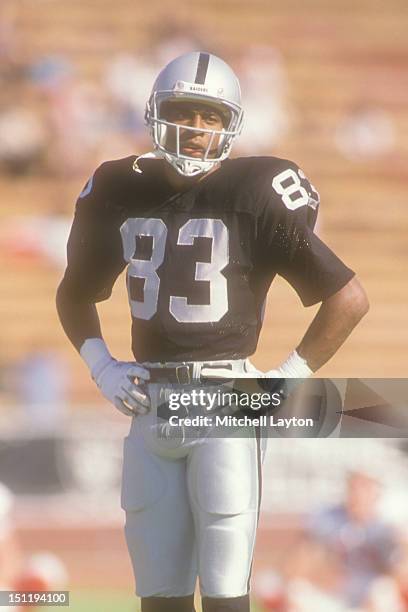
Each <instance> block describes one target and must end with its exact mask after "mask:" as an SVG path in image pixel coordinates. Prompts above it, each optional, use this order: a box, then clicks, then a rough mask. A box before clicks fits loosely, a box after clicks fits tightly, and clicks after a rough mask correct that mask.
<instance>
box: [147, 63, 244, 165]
mask: <svg viewBox="0 0 408 612" xmlns="http://www.w3.org/2000/svg"><path fill="white" fill-rule="evenodd" d="M173 100H186V101H190V100H192V101H196V102H204V103H207V104H211V105H212V106H214V107H216V108H217V109H218V110H219V112H220V113H221V115H222V116H224V117H227V120H226V122H225V125H224V128H223V129H222V130H211V129H202V128H194V127H189V126H185V125H179V124H177V123H172V122H169V121H166V120H165V119H164V118H163V116H162V114H161V107H162V104H163V102H165V101H173ZM243 114H244V113H243V110H242V107H241V90H240V86H239V81H238V78H237V77H236V75H235V74H234V72H233V71H232V70H231V68H230V67H229V66H228V64H226V63H225V62H224V61H223V60H222V59H220V58H219V57H216V56H215V55H211V54H210V53H202V52H199V51H194V52H191V53H186V54H184V55H181V56H180V57H177V58H176V59H174V60H173V61H171V62H170V63H169V64H167V66H166V67H165V68H164V69H163V70H162V71H161V72H160V74H159V76H158V77H157V79H156V81H155V83H154V85H153V89H152V93H151V95H150V98H149V101H148V102H147V104H146V114H145V119H146V123H147V125H149V126H150V130H151V135H152V138H153V142H154V145H155V149H156V152H157V153H158V154H159V155H160V156H161V157H162V158H164V159H165V160H166V161H167V162H168V163H169V164H171V166H173V168H175V169H176V170H177V172H179V174H182V175H183V176H188V177H190V176H195V175H198V174H202V173H204V172H208V171H209V170H211V168H213V166H214V165H215V164H217V163H218V162H220V161H221V160H223V159H225V158H226V157H228V155H229V154H230V151H231V147H232V143H233V140H234V138H235V137H236V136H238V135H239V134H240V132H241V129H242V120H243ZM169 128H170V129H171V130H173V131H174V130H175V136H176V138H175V141H176V145H175V150H170V149H169V148H168V145H167V135H168V133H169V132H168V130H169ZM180 129H182V130H191V131H193V132H200V133H202V132H207V133H210V138H209V142H208V146H207V148H206V151H205V152H204V154H203V155H202V158H201V159H200V158H196V157H189V156H188V155H184V154H182V153H181V150H180ZM173 133H174V132H173ZM217 139H218V144H217V150H216V152H215V156H213V155H214V152H213V149H214V147H213V146H212V145H213V143H215V142H216V141H217ZM210 151H211V156H210Z"/></svg>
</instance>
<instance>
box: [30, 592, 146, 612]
mask: <svg viewBox="0 0 408 612" xmlns="http://www.w3.org/2000/svg"><path fill="white" fill-rule="evenodd" d="M69 601H70V603H69V607H65V606H64V607H57V606H46V607H43V608H41V612H51V610H60V611H61V612H62V611H63V610H69V611H70V612H139V611H140V606H139V601H138V600H137V598H136V597H135V596H134V595H132V594H128V593H126V592H124V591H112V590H105V589H101V590H100V591H95V590H89V591H88V590H80V591H77V590H72V591H70V594H69Z"/></svg>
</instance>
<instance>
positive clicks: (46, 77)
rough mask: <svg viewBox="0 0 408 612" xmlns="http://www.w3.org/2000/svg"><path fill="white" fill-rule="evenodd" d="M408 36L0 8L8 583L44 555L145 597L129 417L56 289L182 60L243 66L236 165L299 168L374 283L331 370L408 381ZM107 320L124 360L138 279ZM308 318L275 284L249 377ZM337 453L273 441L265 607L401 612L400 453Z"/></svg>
mask: <svg viewBox="0 0 408 612" xmlns="http://www.w3.org/2000/svg"><path fill="white" fill-rule="evenodd" d="M407 27H408V15H407V11H406V3H405V1H404V0H388V1H385V0H345V1H344V0H342V1H340V0H332V1H331V2H329V3H328V2H325V1H324V0H306V1H304V2H299V1H298V0H286V1H285V2H284V3H282V2H278V1H277V0H253V1H252V2H251V3H250V4H248V2H244V1H243V0H221V1H220V0H218V1H215V0H208V1H207V2H206V3H205V4H203V3H202V2H197V1H196V0H193V1H190V2H188V1H187V0H180V1H179V2H177V3H170V2H169V1H168V0H166V1H165V2H163V0H162V1H159V0H151V2H149V3H147V2H142V1H140V2H139V1H135V0H122V1H121V2H120V3H117V2H114V1H113V0H81V1H80V0H71V1H70V2H68V3H66V2H62V0H1V2H0V193H1V207H0V215H1V217H0V220H1V223H0V273H1V277H2V283H1V289H0V292H1V301H0V321H1V326H0V481H3V482H4V483H5V485H7V487H6V486H5V488H4V492H3V493H2V494H1V495H0V502H1V503H0V515H1V512H2V508H1V506H3V507H4V508H5V509H7V508H8V510H7V511H6V510H4V512H3V518H1V521H0V522H1V525H0V584H12V583H13V580H14V581H15V580H16V576H17V575H21V572H22V571H23V569H22V568H23V566H24V563H25V562H26V560H27V556H28V555H30V554H33V553H35V552H36V551H38V548H42V547H43V544H42V543H43V542H44V544H45V546H46V548H49V549H50V550H48V553H50V552H52V553H53V554H56V555H57V556H58V557H60V558H61V559H62V560H63V563H64V564H65V565H66V567H67V568H68V573H69V575H70V576H71V580H72V581H73V584H74V585H78V586H79V587H82V588H86V587H89V586H92V587H95V589H96V588H97V587H99V586H100V585H101V584H102V583H103V581H105V584H110V585H111V586H112V588H116V587H117V588H119V589H122V590H123V589H124V588H126V589H127V592H129V593H130V591H131V575H130V571H129V568H128V564H127V556H126V552H125V549H124V543H123V541H122V539H121V535H120V533H121V532H120V523H121V520H122V517H121V514H120V510H119V494H118V486H119V480H120V455H121V448H120V445H121V437H122V436H123V435H124V433H126V429H127V425H128V424H127V422H126V421H125V420H124V419H123V417H121V416H120V415H117V414H114V413H113V411H112V410H111V408H110V407H109V406H108V405H106V404H105V403H104V402H103V400H102V399H101V398H100V397H99V395H98V394H97V391H96V390H95V388H94V387H93V385H92V382H91V381H90V380H89V378H88V373H87V371H86V370H85V368H84V367H83V365H82V364H81V362H80V360H79V359H78V357H77V356H76V355H75V353H74V351H73V350H72V348H71V347H70V346H68V343H67V341H66V339H65V337H64V336H63V334H62V332H61V330H60V328H59V324H58V322H57V318H56V314H55V307H54V294H55V289H56V286H57V284H58V282H59V279H60V277H61V275H62V272H63V268H64V265H65V244H66V239H67V236H68V232H69V227H70V223H71V219H72V215H73V210H74V203H75V200H76V197H77V195H78V193H79V192H80V191H81V189H82V187H83V185H84V184H85V183H86V181H87V179H88V178H89V176H90V174H91V173H92V172H93V170H94V169H95V167H97V166H98V165H99V164H100V163H101V162H102V161H104V160H106V159H112V158H116V157H121V156H126V155H130V154H133V153H143V152H146V151H148V150H150V148H151V144H150V139H149V135H148V133H147V131H146V128H145V126H144V106H145V103H146V100H147V98H148V96H149V92H150V88H151V86H152V83H153V81H154V78H155V76H156V75H157V73H158V71H159V70H160V69H161V68H162V67H163V65H164V64H166V63H167V62H168V61H170V60H171V59H172V58H174V57H175V56H177V55H179V54H181V53H183V52H185V51H189V50H197V49H201V50H206V51H210V52H212V53H215V54H216V55H219V56H220V57H222V58H223V59H225V60H226V61H227V62H229V63H230V64H231V66H232V67H233V68H234V70H235V71H236V73H237V74H238V75H239V78H240V80H241V85H242V93H243V105H244V108H245V113H246V119H245V127H244V130H243V133H242V136H241V138H240V139H239V140H238V141H237V142H236V145H235V148H234V150H233V155H234V156H239V155H276V156H279V157H287V158H289V159H293V160H295V161H296V162H297V163H298V164H299V165H300V166H301V167H302V168H303V170H304V171H305V173H306V174H307V176H308V177H309V178H310V180H311V181H312V183H313V184H314V185H316V187H317V189H318V190H319V191H320V195H321V201H322V204H321V213H320V220H319V222H318V229H317V231H318V233H320V234H321V235H322V237H323V238H324V240H325V241H326V242H327V243H328V244H329V245H330V246H332V248H333V249H334V250H335V251H336V252H337V253H338V254H339V255H340V256H341V257H342V259H344V260H345V261H346V263H347V264H348V265H349V266H350V267H352V268H354V269H355V270H356V271H357V273H358V275H359V276H360V278H361V280H362V282H363V285H364V286H365V287H366V290H367V293H368V295H369V298H370V302H371V310H370V314H369V316H368V317H367V318H366V319H365V320H364V322H363V323H362V325H361V326H360V328H359V329H358V330H357V331H356V333H355V334H354V335H353V337H352V338H351V339H350V340H349V341H348V342H347V344H346V346H345V347H344V348H343V349H342V350H341V351H340V352H339V354H338V355H336V357H335V358H334V359H333V360H332V361H331V362H329V364H328V365H326V366H325V367H324V368H323V369H322V371H321V375H322V376H331V377H335V376H338V377H341V376H344V377H362V376H365V377H406V376H407V368H406V362H405V353H406V346H407V341H408V325H407V324H406V302H407V300H408V289H407V283H406V277H407V272H408V269H407V239H406V237H407V231H408V207H407V202H406V199H407V196H406V193H407V184H408V177H407V172H406V167H407V152H408V70H407V68H408V40H407V35H406V32H407ZM100 309H101V314H102V319H103V322H104V332H105V336H106V340H107V342H108V344H109V345H110V346H111V348H112V352H113V353H114V354H115V355H116V356H118V357H120V358H122V359H127V358H130V334H129V318H128V314H127V304H126V295H125V287H124V282H121V280H119V281H118V283H117V287H116V288H115V291H114V294H113V297H112V299H111V300H110V302H109V304H102V305H101V308H100ZM312 316H313V308H312V309H307V310H305V309H302V308H301V306H300V304H299V302H298V300H297V298H296V296H295V295H294V294H293V292H292V291H291V289H290V288H288V287H287V286H286V285H285V284H284V283H283V282H280V281H278V282H277V283H276V284H274V287H273V289H272V292H271V299H270V303H269V305H268V308H267V313H266V319H265V327H264V331H263V335H262V339H261V342H260V346H259V349H258V351H257V354H256V356H255V360H254V361H255V363H256V365H257V366H258V367H259V368H260V369H262V368H263V369H269V368H271V367H273V365H274V363H277V362H279V361H280V360H282V359H283V358H284V357H285V356H286V354H287V353H288V352H289V351H290V350H291V349H292V348H293V346H295V345H296V343H297V342H298V341H299V338H300V337H301V335H302V333H303V332H304V330H305V326H306V325H307V323H308V321H310V320H311V318H312ZM289 442H290V444H289ZM327 442H330V444H328V445H324V446H322V443H323V441H321V440H316V441H310V440H309V441H308V443H309V444H308V445H307V446H302V444H304V443H305V441H300V440H299V441H296V440H290V441H288V440H272V441H271V444H270V447H271V451H270V460H269V463H267V466H266V481H267V482H269V481H270V483H272V484H270V487H269V488H268V486H266V488H265V493H264V506H265V517H266V518H265V520H264V523H263V524H261V528H262V530H261V536H260V538H259V552H258V555H257V558H258V559H260V561H259V568H258V569H257V568H255V569H257V571H256V572H255V576H254V583H255V587H256V588H255V591H254V592H255V595H256V597H257V600H258V602H259V605H260V606H262V607H263V608H264V609H269V610H274V611H275V612H309V611H310V612H311V611H313V612H318V611H319V610H323V609H324V610H325V612H330V611H331V610H333V611H336V610H349V609H350V610H351V609H353V610H361V611H363V612H377V611H378V612H379V611H380V610H384V609H387V610H389V611H390V612H405V611H406V610H408V603H407V582H408V577H407V575H408V569H407V568H408V560H407V559H408V548H407V534H408V532H407V530H406V518H408V512H407V514H406V515H405V523H404V521H403V520H401V514H403V513H404V511H406V506H405V505H404V503H405V502H404V501H403V500H402V501H401V500H400V498H399V497H398V495H397V493H398V491H400V490H401V487H403V485H402V484H401V483H403V482H404V478H405V482H406V476H407V465H406V453H405V452H404V449H405V447H404V444H403V443H402V442H397V441H394V442H391V441H389V442H388V443H384V444H381V443H380V442H379V441H376V443H375V444H374V442H373V441H366V443H367V446H366V447H365V448H366V451H365V452H366V454H367V457H371V456H372V455H375V456H376V457H377V458H380V459H381V461H376V462H375V470H374V473H373V469H370V470H366V469H364V470H362V473H357V472H358V468H359V467H360V454H361V445H360V444H359V442H358V441H345V440H341V441H334V440H328V441H327ZM334 442H336V443H338V446H336V447H335V448H334ZM346 442H350V443H349V444H348V445H347V446H346ZM370 442H372V445H371V446H370ZM305 456H306V457H308V459H307V460H306V459H305ZM366 463H367V468H368V467H369V464H370V463H371V462H370V460H369V459H368V460H367V462H366ZM367 471H368V473H367ZM322 472H324V473H322ZM386 476H387V477H388V476H390V477H391V476H392V478H391V485H392V486H390V487H388V488H389V489H390V491H388V492H387V495H385V493H384V486H385V485H386V484H390V483H387V482H386V481H387V480H388V478H386ZM394 476H395V477H394ZM311 487H312V490H313V495H311V494H310V491H311ZM313 487H314V488H313ZM0 493H1V492H0ZM391 493H392V494H391ZM101 497H102V498H103V504H102V506H103V508H104V510H103V512H102V513H101V512H100V506H101V503H102V502H101ZM390 499H393V500H394V501H393V502H392V503H390V502H389V501H388V502H387V503H388V506H387V508H388V509H387V510H385V509H384V508H385V506H386V505H387V504H385V501H386V500H390ZM2 500H4V502H3V501H2ZM384 500H385V501H384ZM382 501H384V504H385V505H384V504H383V503H382ZM312 502H313V503H312ZM12 508H13V509H12ZM390 508H392V509H393V512H394V514H395V513H396V514H398V520H396V518H395V516H391V515H392V514H393V513H392V512H391V513H390ZM45 509H46V510H45ZM96 509H98V510H99V512H98V513H97V518H95V514H96ZM6 516H9V519H7V520H6V518H5V517H6ZM10 517H11V518H10ZM391 519H392V520H391ZM401 524H402V527H401ZM7 525H8V527H7ZM2 526H3V528H2ZM4 526H6V527H4ZM84 530H85V531H86V530H87V534H88V536H87V537H88V540H87V546H86V548H85V549H84V547H83V546H84V544H83V543H84V538H83V537H82V535H83V533H84ZM7 534H8V535H7ZM10 538H11V539H10ZM89 538H91V539H89ZM12 540H13V541H14V544H11V543H10V542H11V541H12ZM17 542H18V545H17ZM90 542H91V544H90ZM104 547H105V548H104ZM18 548H19V549H20V553H21V555H20V557H21V558H20V561H17V560H16V561H15V562H14V561H12V559H13V558H15V559H17V557H18V555H17V553H16V555H14V552H16V551H17V549H18ZM102 549H103V550H104V554H105V563H103V555H101V554H100V551H101V550H102ZM13 550H14V552H13ZM4 551H6V552H4ZM10 551H11V552H10ZM48 553H47V554H48ZM106 558H108V559H109V562H110V563H111V564H112V563H114V564H116V567H117V568H118V569H117V571H116V572H115V571H111V572H110V573H109V572H108V570H107V563H106ZM24 559H25V561H24ZM40 565H41V564H40ZM43 565H44V562H43ZM17 566H18V569H16V568H17ZM45 566H47V567H50V566H52V562H48V565H47V562H45ZM95 567H96V568H97V570H96V569H95ZM11 568H14V569H13V570H12V569H11ZM58 571H59V570H58ZM58 571H56V573H57V574H58ZM2 572H3V573H2ZM54 573H55V572H54ZM3 574H4V575H3ZM11 574H13V576H14V578H13V579H12V578H11V577H10V576H11ZM51 574H52V571H51ZM59 575H60V576H61V575H63V572H62V570H61V571H60V573H59ZM62 582H63V580H60V583H61V584H62ZM14 583H15V582H14ZM105 601H106V599H105ZM80 605H81V604H80V603H78V604H77V607H76V608H75V607H74V609H75V610H78V611H80V610H81V608H80ZM83 605H84V606H85V604H83ZM112 605H113V604H112ZM126 605H127V604H126V603H123V601H122V600H121V606H122V607H121V609H123V610H125V609H127V608H126ZM129 605H130V604H129ZM302 606H303V607H302ZM336 606H337V607H336ZM86 608H87V609H88V610H89V609H92V607H91V606H90V604H89V602H88V603H87V604H86ZM96 609H97V610H98V611H99V610H103V612H104V610H105V609H108V608H106V607H105V608H103V607H99V608H98V607H96ZM130 609H132V608H130V607H129V610H130Z"/></svg>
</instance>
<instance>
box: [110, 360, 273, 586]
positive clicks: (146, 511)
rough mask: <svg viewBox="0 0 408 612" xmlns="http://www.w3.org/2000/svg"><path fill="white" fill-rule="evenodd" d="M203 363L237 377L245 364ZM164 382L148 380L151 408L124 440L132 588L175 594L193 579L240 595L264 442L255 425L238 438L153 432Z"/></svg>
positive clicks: (254, 518)
mask: <svg viewBox="0 0 408 612" xmlns="http://www.w3.org/2000/svg"><path fill="white" fill-rule="evenodd" d="M208 363H211V365H213V366H214V367H216V366H218V367H222V366H224V364H226V363H228V364H231V365H232V368H233V371H234V373H235V374H236V377H239V373H240V372H244V371H248V370H249V369H250V368H252V366H251V365H250V364H249V362H248V361H247V360H243V359H240V360H235V361H234V360H232V361H228V362H226V361H223V362H205V365H206V366H207V365H208ZM200 367H201V364H200V363H197V364H196V368H195V371H196V372H198V373H199V370H200ZM192 382H193V383H194V381H192ZM171 388H172V385H170V384H168V383H151V384H149V394H150V398H151V405H152V408H151V411H150V412H149V413H148V414H147V415H144V416H138V417H137V418H133V419H132V425H131V429H130V432H129V435H128V437H127V438H126V439H125V443H124V463H123V481H122V507H123V509H124V510H125V511H126V526H125V534H126V541H127V545H128V549H129V553H130V557H131V560H132V564H133V569H134V574H135V579H136V593H137V594H138V595H139V596H140V597H152V596H157V597H182V596H185V595H189V594H191V593H193V592H194V589H195V584H196V580H197V577H198V578H199V582H200V590H201V594H202V596H204V597H239V596H242V595H245V594H246V593H247V592H248V589H249V577H250V571H251V563H252V556H253V551H254V544H255V535H256V528H257V521H258V513H259V504H260V493H261V461H262V458H263V454H264V450H265V445H266V440H265V439H264V438H261V436H260V435H259V432H258V431H257V430H256V428H254V427H248V428H247V430H248V431H247V432H245V434H246V437H239V438H237V437H229V438H228V437H224V438H216V437H205V436H204V437H197V438H188V437H186V438H184V437H183V436H178V437H177V436H176V437H172V435H171V434H170V435H169V437H168V438H167V439H164V438H163V437H160V436H159V435H158V431H157V428H158V419H157V406H158V405H160V403H163V397H165V395H166V392H167V393H168V391H169V389H170V390H171ZM173 389H174V385H173ZM179 433H180V432H179Z"/></svg>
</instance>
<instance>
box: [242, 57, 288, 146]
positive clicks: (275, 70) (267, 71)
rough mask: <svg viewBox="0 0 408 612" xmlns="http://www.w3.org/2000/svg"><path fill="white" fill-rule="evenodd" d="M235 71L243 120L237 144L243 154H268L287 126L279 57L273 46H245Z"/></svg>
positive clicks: (284, 81) (284, 77)
mask: <svg viewBox="0 0 408 612" xmlns="http://www.w3.org/2000/svg"><path fill="white" fill-rule="evenodd" d="M239 72H240V75H242V76H241V86H242V96H243V104H244V109H245V121H244V127H243V130H242V135H241V137H240V139H239V141H238V146H239V148H240V150H241V151H242V152H243V153H244V154H245V155H248V154H253V155H262V154H265V153H269V154H272V153H273V150H274V147H275V146H276V145H277V143H278V142H279V141H280V140H281V139H282V138H283V137H284V136H285V135H286V133H287V130H288V126H289V118H288V112H287V99H286V98H287V88H288V80H287V75H286V70H285V66H284V63H283V59H282V56H281V54H280V53H279V51H278V50H277V49H275V48H274V47H268V46H252V47H250V48H249V49H248V48H245V53H244V55H243V57H242V59H241V62H240V67H239Z"/></svg>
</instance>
